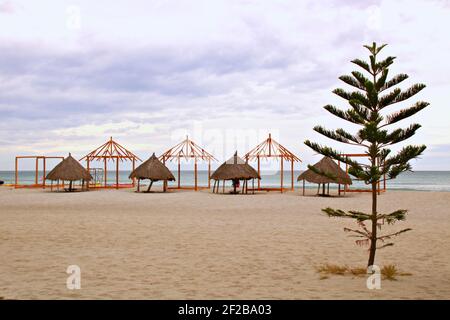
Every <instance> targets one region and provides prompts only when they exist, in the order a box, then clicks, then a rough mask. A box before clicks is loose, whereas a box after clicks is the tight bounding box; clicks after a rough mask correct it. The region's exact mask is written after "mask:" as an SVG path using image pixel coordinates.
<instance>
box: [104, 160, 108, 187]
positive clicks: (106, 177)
mask: <svg viewBox="0 0 450 320" xmlns="http://www.w3.org/2000/svg"><path fill="white" fill-rule="evenodd" d="M103 160H104V161H105V172H104V173H103V174H104V180H105V188H106V184H107V182H108V167H107V165H106V158H104V159H103Z"/></svg>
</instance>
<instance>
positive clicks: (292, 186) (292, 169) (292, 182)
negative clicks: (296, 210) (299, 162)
mask: <svg viewBox="0 0 450 320" xmlns="http://www.w3.org/2000/svg"><path fill="white" fill-rule="evenodd" d="M291 191H294V159H293V158H292V159H291Z"/></svg>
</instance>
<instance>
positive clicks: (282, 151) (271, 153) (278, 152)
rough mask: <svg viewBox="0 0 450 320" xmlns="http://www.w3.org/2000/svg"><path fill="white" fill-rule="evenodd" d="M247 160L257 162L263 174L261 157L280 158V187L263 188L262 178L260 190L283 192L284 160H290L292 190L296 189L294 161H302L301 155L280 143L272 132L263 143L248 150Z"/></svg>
mask: <svg viewBox="0 0 450 320" xmlns="http://www.w3.org/2000/svg"><path fill="white" fill-rule="evenodd" d="M244 158H245V160H247V161H254V160H256V162H257V166H258V167H257V171H258V174H259V175H261V159H270V158H275V159H277V160H278V159H279V160H280V188H261V183H260V180H258V190H267V191H271V190H276V191H280V192H283V191H284V190H285V188H284V161H288V162H290V164H291V188H290V189H291V190H294V163H295V162H302V161H301V160H300V158H299V157H297V156H296V155H295V154H294V153H292V152H291V151H289V150H288V149H287V148H285V147H284V146H282V145H281V144H279V143H278V142H277V141H275V140H274V139H272V134H270V133H269V137H268V138H267V139H266V140H264V141H263V142H262V143H260V144H258V145H257V146H256V147H255V148H253V149H252V150H250V151H249V152H247V154H246V155H245V156H244Z"/></svg>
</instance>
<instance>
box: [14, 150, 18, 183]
mask: <svg viewBox="0 0 450 320" xmlns="http://www.w3.org/2000/svg"><path fill="white" fill-rule="evenodd" d="M18 164H19V159H18V158H17V157H16V167H15V168H16V169H15V171H16V174H15V180H14V188H17V184H18V182H19V171H18Z"/></svg>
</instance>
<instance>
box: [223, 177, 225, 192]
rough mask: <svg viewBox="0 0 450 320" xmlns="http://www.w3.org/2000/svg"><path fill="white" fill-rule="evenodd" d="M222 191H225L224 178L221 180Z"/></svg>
mask: <svg viewBox="0 0 450 320" xmlns="http://www.w3.org/2000/svg"><path fill="white" fill-rule="evenodd" d="M222 193H225V180H222Z"/></svg>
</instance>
